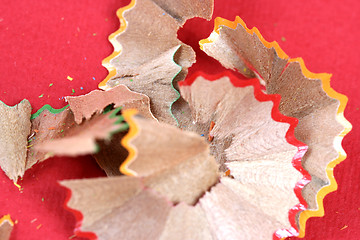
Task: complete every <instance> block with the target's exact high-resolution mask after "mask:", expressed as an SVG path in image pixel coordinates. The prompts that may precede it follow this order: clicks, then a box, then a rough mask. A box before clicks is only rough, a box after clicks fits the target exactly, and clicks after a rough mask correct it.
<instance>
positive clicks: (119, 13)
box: [98, 0, 136, 90]
mask: <svg viewBox="0 0 360 240" xmlns="http://www.w3.org/2000/svg"><path fill="white" fill-rule="evenodd" d="M135 3H136V0H131V2H130V3H129V5H127V6H125V7H123V8H119V9H118V10H117V11H116V15H117V17H118V18H119V20H120V27H119V29H118V30H116V32H114V33H112V34H110V36H109V41H110V43H111V44H112V45H113V47H114V51H113V53H112V54H111V55H110V56H108V57H106V58H105V59H104V60H103V61H102V65H103V66H104V67H105V68H106V69H107V70H108V71H109V74H108V75H107V76H106V78H105V79H104V80H103V81H102V82H100V83H99V85H98V87H99V88H101V89H104V90H105V89H106V83H107V82H108V81H109V80H110V79H111V78H112V77H114V76H115V75H116V69H115V68H114V67H113V66H111V64H110V61H111V60H112V59H114V58H115V57H117V56H119V55H120V53H121V51H122V46H121V44H120V43H119V42H118V41H116V36H118V35H119V34H121V33H122V32H124V31H125V30H126V27H127V22H126V20H125V18H124V12H125V11H127V10H130V9H131V8H133V7H134V6H135Z"/></svg>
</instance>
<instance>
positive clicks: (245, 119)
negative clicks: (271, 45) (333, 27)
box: [180, 76, 302, 228]
mask: <svg viewBox="0 0 360 240" xmlns="http://www.w3.org/2000/svg"><path fill="white" fill-rule="evenodd" d="M180 91H181V94H182V96H183V97H184V99H185V100H186V101H188V102H189V105H190V109H191V113H192V119H193V122H192V128H193V129H194V130H195V131H196V132H198V134H199V135H200V134H203V135H205V136H207V135H209V134H210V135H211V136H213V137H214V138H213V140H212V142H211V143H210V146H211V153H212V155H214V156H215V158H216V159H217V162H218V163H219V164H221V167H220V170H221V171H223V172H225V171H226V170H230V176H232V177H233V178H234V179H236V180H237V182H236V184H234V185H231V186H229V187H231V189H232V190H234V191H235V189H237V190H238V191H240V192H242V195H243V197H244V199H246V200H247V201H249V202H252V203H253V204H254V206H258V207H259V211H263V212H264V214H267V215H270V216H271V217H273V218H274V219H276V220H277V221H278V222H280V223H281V224H283V226H282V227H283V228H290V227H291V225H290V222H289V218H288V211H289V209H291V208H292V207H293V206H295V205H296V204H298V203H299V199H298V198H297V197H296V195H295V194H294V187H295V185H296V184H297V182H298V181H299V180H300V179H301V178H302V174H301V173H300V172H299V171H297V170H296V169H295V168H294V167H293V164H292V160H293V158H294V156H295V154H296V153H297V151H298V149H297V148H296V147H295V146H293V145H291V144H289V143H288V142H287V140H286V137H285V136H286V134H287V131H288V130H289V124H288V123H282V122H277V121H275V120H273V118H272V114H271V112H272V110H273V102H271V101H265V102H260V101H258V100H257V99H256V98H255V96H254V89H253V87H252V86H247V87H235V86H234V85H233V84H232V83H231V82H230V79H229V78H228V77H223V78H220V79H218V80H214V81H208V80H206V79H205V78H203V77H201V76H200V77H197V78H196V79H195V81H194V82H193V83H192V84H191V85H190V86H186V85H183V86H180ZM211 122H214V123H215V126H214V128H213V129H212V130H211V131H210V132H209V129H208V126H209V125H210V123H211ZM225 179H226V178H225ZM224 181H225V180H224Z"/></svg>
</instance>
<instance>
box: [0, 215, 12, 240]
mask: <svg viewBox="0 0 360 240" xmlns="http://www.w3.org/2000/svg"><path fill="white" fill-rule="evenodd" d="M13 228H14V223H13V222H12V220H11V218H10V215H6V216H3V217H2V218H0V239H1V240H10V237H11V232H12V230H13Z"/></svg>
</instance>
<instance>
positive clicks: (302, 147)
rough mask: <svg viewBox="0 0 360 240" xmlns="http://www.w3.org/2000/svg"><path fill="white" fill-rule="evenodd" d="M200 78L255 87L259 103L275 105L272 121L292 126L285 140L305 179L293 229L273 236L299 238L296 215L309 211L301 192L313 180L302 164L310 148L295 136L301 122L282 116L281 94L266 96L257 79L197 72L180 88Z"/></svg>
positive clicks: (292, 211) (297, 189)
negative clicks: (293, 148)
mask: <svg viewBox="0 0 360 240" xmlns="http://www.w3.org/2000/svg"><path fill="white" fill-rule="evenodd" d="M198 77H203V78H205V79H206V80H208V81H216V80H218V79H220V78H222V77H228V78H229V79H230V82H231V83H232V84H233V85H234V86H235V87H247V86H253V88H254V96H255V98H256V99H257V100H258V101H259V102H267V101H272V102H273V104H274V105H273V108H272V111H271V117H272V119H273V120H275V121H277V122H283V123H288V124H290V127H289V129H288V131H287V132H286V136H285V138H286V141H287V142H288V143H289V144H291V145H293V146H295V147H297V149H298V151H297V153H296V154H295V156H294V158H293V160H292V165H293V166H294V168H295V169H296V170H298V171H299V172H300V173H301V174H302V175H303V177H302V179H301V180H300V181H299V182H297V183H296V185H295V187H294V192H295V195H296V197H297V198H298V199H299V203H298V204H297V205H295V206H293V207H292V208H291V209H290V210H289V215H288V217H289V221H290V224H291V228H290V229H279V230H277V231H276V232H275V233H274V235H273V239H274V240H278V239H283V238H286V237H292V236H298V235H299V229H298V227H297V225H296V221H295V219H296V215H297V214H298V213H299V212H301V211H303V210H306V209H307V203H306V201H305V199H304V198H303V197H302V194H301V190H302V188H303V187H304V186H305V185H306V184H307V183H309V182H310V180H311V176H310V174H309V173H308V172H307V171H306V170H305V169H304V168H303V167H302V164H301V159H302V157H303V156H304V154H305V153H306V151H307V149H308V147H307V145H306V144H304V143H302V142H300V141H299V140H297V139H296V138H295V135H294V132H295V127H296V126H297V124H298V122H299V121H298V119H296V118H293V117H288V116H285V115H283V114H281V113H280V110H279V105H280V100H281V96H280V95H279V94H271V95H270V94H266V93H264V92H262V90H261V86H262V85H261V84H260V82H259V80H258V79H257V78H252V79H246V80H243V79H239V78H237V77H236V76H235V75H233V74H232V73H231V72H230V71H225V72H222V73H219V74H216V75H208V74H205V73H203V72H196V73H194V74H193V75H192V76H190V77H189V78H187V79H185V80H184V81H181V82H179V83H178V84H179V86H191V84H193V83H194V81H195V80H196V79H197V78H198Z"/></svg>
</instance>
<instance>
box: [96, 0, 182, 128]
mask: <svg viewBox="0 0 360 240" xmlns="http://www.w3.org/2000/svg"><path fill="white" fill-rule="evenodd" d="M135 4H136V0H131V2H130V3H129V5H127V6H125V7H122V8H119V9H118V10H117V11H116V15H117V17H118V18H119V21H120V27H119V29H118V30H116V31H115V32H113V33H112V34H110V36H109V38H108V39H109V41H110V43H111V44H112V45H113V47H114V51H113V53H112V54H111V55H110V56H108V57H106V58H105V59H104V60H103V61H102V65H103V66H104V67H105V68H106V69H107V70H108V72H109V73H108V75H107V76H106V78H105V79H104V80H103V81H102V82H100V83H99V85H98V87H99V88H100V89H103V90H107V89H108V88H109V87H108V86H106V83H107V82H108V81H109V80H110V79H111V78H112V77H114V76H115V75H116V68H114V67H113V66H112V65H111V64H110V61H111V60H112V59H114V58H116V57H117V56H119V55H120V54H121V51H122V45H121V43H119V42H118V41H116V37H117V36H118V35H119V34H121V33H123V32H125V30H126V28H127V21H126V19H125V18H124V13H125V12H126V11H128V10H130V9H132V8H133V7H135ZM179 48H180V45H179ZM179 48H178V49H179ZM176 52H177V51H175V52H174V55H175V54H176ZM172 61H173V63H175V64H176V65H177V66H179V67H180V71H179V72H178V73H176V74H175V75H174V77H173V79H172V80H171V87H172V89H173V90H174V91H175V92H176V95H177V98H176V99H175V100H174V101H173V102H172V103H171V104H170V107H169V112H170V115H171V117H173V118H174V119H175V121H176V124H177V125H179V122H178V120H177V119H176V117H175V116H174V114H173V113H172V110H171V109H172V105H173V104H174V103H175V102H176V101H177V100H179V98H180V93H179V91H178V90H176V88H175V87H174V79H175V77H176V76H177V75H178V74H179V73H180V72H181V70H182V67H181V66H180V65H179V64H177V63H176V62H175V61H174V56H173V59H172Z"/></svg>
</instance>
